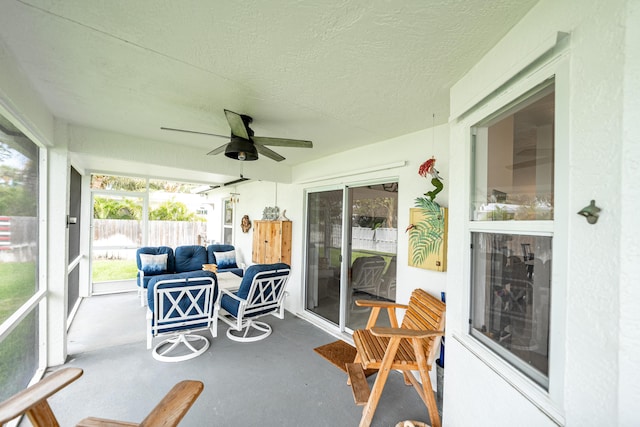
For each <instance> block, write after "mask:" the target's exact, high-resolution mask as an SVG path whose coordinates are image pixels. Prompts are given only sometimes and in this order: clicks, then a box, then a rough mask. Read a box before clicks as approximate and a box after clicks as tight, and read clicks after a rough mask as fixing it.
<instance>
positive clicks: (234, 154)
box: [224, 135, 258, 161]
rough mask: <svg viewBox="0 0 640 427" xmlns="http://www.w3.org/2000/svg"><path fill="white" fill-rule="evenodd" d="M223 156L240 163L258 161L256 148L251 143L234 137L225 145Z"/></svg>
mask: <svg viewBox="0 0 640 427" xmlns="http://www.w3.org/2000/svg"><path fill="white" fill-rule="evenodd" d="M224 155H225V156H227V157H229V158H230V159H235V160H240V161H251V160H258V151H257V150H256V146H255V145H253V143H252V142H251V141H249V140H247V139H244V138H240V137H238V136H235V135H232V136H231V142H229V144H227V148H225V150H224Z"/></svg>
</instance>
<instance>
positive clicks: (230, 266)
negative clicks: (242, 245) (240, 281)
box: [207, 244, 244, 277]
mask: <svg viewBox="0 0 640 427" xmlns="http://www.w3.org/2000/svg"><path fill="white" fill-rule="evenodd" d="M236 257H237V254H236V248H235V247H234V246H233V245H222V244H213V245H209V246H207V259H208V263H209V264H216V265H217V266H218V272H219V273H224V272H231V273H234V274H235V275H237V276H240V277H242V276H243V275H244V264H243V263H239V262H238V261H237V259H236Z"/></svg>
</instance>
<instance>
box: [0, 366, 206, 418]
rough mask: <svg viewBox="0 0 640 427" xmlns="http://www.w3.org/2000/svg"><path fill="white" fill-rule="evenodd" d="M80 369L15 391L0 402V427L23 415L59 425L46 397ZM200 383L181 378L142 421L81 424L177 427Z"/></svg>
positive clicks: (53, 375) (56, 373)
mask: <svg viewBox="0 0 640 427" xmlns="http://www.w3.org/2000/svg"><path fill="white" fill-rule="evenodd" d="M82 373H83V371H82V369H80V368H64V369H60V370H58V371H56V372H54V373H53V374H51V375H49V376H48V377H45V378H43V379H42V380H41V381H39V382H37V383H35V384H33V385H32V386H31V387H28V388H26V389H24V390H22V391H21V392H19V393H16V394H15V395H14V396H12V397H10V398H9V399H7V400H5V401H4V402H2V403H0V426H2V425H4V424H5V423H6V422H8V421H10V420H12V419H14V418H17V417H19V416H20V415H23V414H26V415H27V416H28V417H29V420H30V421H31V424H32V425H33V426H34V427H59V425H60V424H59V423H58V420H57V419H56V416H55V414H54V413H53V411H52V410H51V407H50V406H49V403H48V402H47V400H48V399H49V398H50V397H51V396H53V395H54V394H55V393H56V392H58V391H59V390H61V389H63V388H64V387H66V386H68V385H69V384H71V383H72V382H74V381H75V380H77V379H78V378H80V377H81V376H82ZM203 388H204V384H202V382H200V381H193V380H185V381H181V382H179V383H178V384H176V385H175V386H174V387H173V388H172V389H171V390H170V391H169V393H167V394H166V395H165V397H164V398H163V399H162V400H161V401H160V403H158V405H157V406H156V407H155V408H154V409H153V410H152V411H151V412H150V413H149V415H148V416H147V417H146V418H145V419H144V420H143V421H142V423H130V422H123V421H115V420H107V419H104V418H94V417H90V418H85V419H84V420H82V421H80V423H79V424H78V426H81V427H99V426H101V427H124V426H127V427H134V426H144V427H160V426H162V427H171V426H177V425H178V423H179V422H180V420H181V419H182V418H183V417H184V416H185V415H186V413H187V412H188V411H189V409H190V408H191V406H192V405H193V403H194V402H195V401H196V399H197V398H198V396H199V395H200V393H201V392H202V389H203Z"/></svg>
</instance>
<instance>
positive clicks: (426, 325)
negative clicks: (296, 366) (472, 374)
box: [347, 289, 445, 427]
mask: <svg viewBox="0 0 640 427" xmlns="http://www.w3.org/2000/svg"><path fill="white" fill-rule="evenodd" d="M356 304H357V305H360V306H365V307H371V308H372V311H371V315H370V316H369V320H368V322H367V326H366V328H365V329H359V330H356V331H355V332H354V333H353V341H354V343H355V345H356V349H357V351H358V353H357V355H356V358H355V360H354V363H348V364H347V372H348V374H349V384H351V387H352V390H353V397H354V400H355V401H356V404H358V405H365V407H364V409H363V410H362V418H361V420H360V427H367V426H369V425H370V424H371V421H372V419H373V415H374V413H375V410H376V407H377V406H378V401H379V400H380V397H381V396H382V390H383V388H384V385H385V382H386V381H387V377H388V376H389V372H390V371H391V370H399V371H402V373H403V375H404V381H405V383H406V384H407V385H413V387H414V388H415V389H416V391H417V392H418V394H419V395H420V397H421V398H422V401H423V402H424V403H425V405H426V407H427V410H428V411H429V418H430V420H431V426H432V427H440V415H439V414H438V407H437V405H436V399H435V395H434V393H433V388H432V386H431V379H430V378H429V371H430V370H431V366H432V365H433V362H434V361H435V359H436V356H437V355H438V347H439V344H440V340H441V339H442V336H443V335H444V321H445V304H444V303H443V302H442V301H440V300H439V299H437V298H435V297H434V296H432V295H430V294H428V293H427V292H426V291H424V290H422V289H416V290H415V291H413V293H412V294H411V298H410V300H409V305H403V304H396V303H392V302H384V301H367V300H358V301H357V302H356ZM383 308H386V309H387V312H388V314H389V319H390V322H391V327H390V328H383V327H376V326H375V324H376V321H377V318H378V314H379V313H380V310H381V309H383ZM397 308H399V309H406V313H405V315H404V319H403V320H402V325H401V326H400V327H398V320H397V318H396V314H395V309H397ZM364 369H378V374H377V377H376V380H375V383H374V385H373V389H372V390H369V384H368V383H367V379H366V377H365V375H364ZM410 371H418V372H419V374H420V382H419V381H418V380H417V379H416V378H415V377H414V375H413V374H412V373H411V372H410Z"/></svg>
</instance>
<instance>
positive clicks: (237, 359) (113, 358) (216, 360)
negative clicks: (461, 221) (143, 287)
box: [21, 293, 428, 426]
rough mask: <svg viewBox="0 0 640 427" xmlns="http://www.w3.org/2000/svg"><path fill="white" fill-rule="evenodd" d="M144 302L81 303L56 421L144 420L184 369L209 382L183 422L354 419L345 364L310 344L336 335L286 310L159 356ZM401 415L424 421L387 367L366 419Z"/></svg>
mask: <svg viewBox="0 0 640 427" xmlns="http://www.w3.org/2000/svg"><path fill="white" fill-rule="evenodd" d="M145 311H146V308H142V307H140V306H139V300H138V298H137V297H136V294H135V293H124V294H116V295H101V296H94V297H91V298H88V299H85V300H84V301H83V302H82V303H81V305H80V308H79V310H78V314H77V317H76V318H75V320H74V322H73V324H72V326H71V329H70V331H69V344H68V349H69V359H68V362H67V364H66V365H65V366H75V367H80V368H82V369H84V375H83V376H82V377H81V378H80V379H79V380H77V381H76V382H74V383H72V384H71V385H70V386H68V387H67V388H65V389H63V390H62V391H60V392H58V393H57V394H56V395H55V396H54V397H53V398H52V399H51V402H50V403H51V406H52V408H53V410H54V412H55V413H56V414H57V416H58V418H59V421H60V424H61V425H62V426H71V425H75V423H76V422H78V421H79V420H80V419H82V418H84V417H87V416H97V417H105V418H112V419H118V420H123V421H136V422H140V421H141V420H142V419H143V418H144V417H145V416H146V414H147V413H148V412H149V411H150V410H151V409H152V408H153V407H154V406H155V404H156V403H157V402H159V401H160V399H161V398H162V397H163V396H164V394H165V393H166V392H167V391H168V390H169V389H170V388H171V387H172V386H173V385H174V384H175V383H177V382H178V381H180V380H183V379H197V380H200V381H203V382H204V384H205V388H204V391H203V393H202V394H201V395H200V397H199V398H198V400H197V401H196V402H195V404H194V406H193V407H192V408H191V410H190V411H189V413H188V414H187V415H186V417H185V418H184V419H183V421H182V423H181V425H182V426H355V425H358V423H359V420H360V417H361V414H362V407H359V406H356V405H355V404H354V403H353V397H352V394H351V389H350V388H349V387H348V386H347V385H346V377H345V374H344V373H343V372H342V371H340V370H338V369H337V368H335V367H334V366H333V365H331V364H330V363H328V362H327V361H325V360H324V359H323V358H321V357H320V356H318V355H317V354H316V353H315V352H314V351H313V349H314V348H315V347H318V346H320V345H323V344H326V343H329V342H332V341H335V337H333V336H332V335H330V334H328V333H326V332H324V331H322V330H321V329H319V328H317V327H315V326H313V325H311V324H310V323H308V322H307V321H304V320H302V319H300V318H297V317H295V316H293V315H292V314H290V313H287V314H286V318H285V319H284V320H280V319H277V318H275V317H268V318H266V320H267V322H268V323H269V324H271V325H272V327H273V334H272V335H271V336H270V337H268V338H267V339H265V340H262V341H259V342H255V343H237V342H234V341H230V340H229V339H228V338H227V337H226V335H225V332H226V325H224V324H223V323H222V322H219V328H218V337H217V338H215V339H213V340H212V343H211V347H210V348H209V349H208V350H207V352H205V353H204V354H203V355H201V356H199V357H197V358H195V359H192V360H189V361H185V362H180V363H162V362H158V361H156V360H154V359H153V358H152V357H151V352H150V351H149V350H147V349H146V344H145ZM204 334H205V336H207V337H209V339H211V336H210V334H209V333H208V332H206V333H204ZM55 369H59V367H55V368H52V369H51V370H55ZM374 379H375V375H373V376H371V377H370V378H369V381H370V383H371V385H372V384H373V381H374ZM407 419H411V420H419V421H423V422H426V421H428V414H427V410H426V408H425V406H424V404H423V403H422V401H421V400H420V398H419V397H418V395H417V393H416V392H415V391H414V390H413V388H412V387H409V386H406V385H404V381H403V379H402V375H401V374H399V373H397V372H393V373H391V375H390V377H389V380H388V381H387V385H386V387H385V390H384V393H383V397H382V400H381V403H380V405H379V406H378V409H377V411H376V415H375V417H374V420H373V424H372V425H373V426H395V425H396V424H397V423H398V422H400V421H402V420H407ZM21 425H29V424H28V421H26V422H24V421H23V423H22V424H21Z"/></svg>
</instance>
